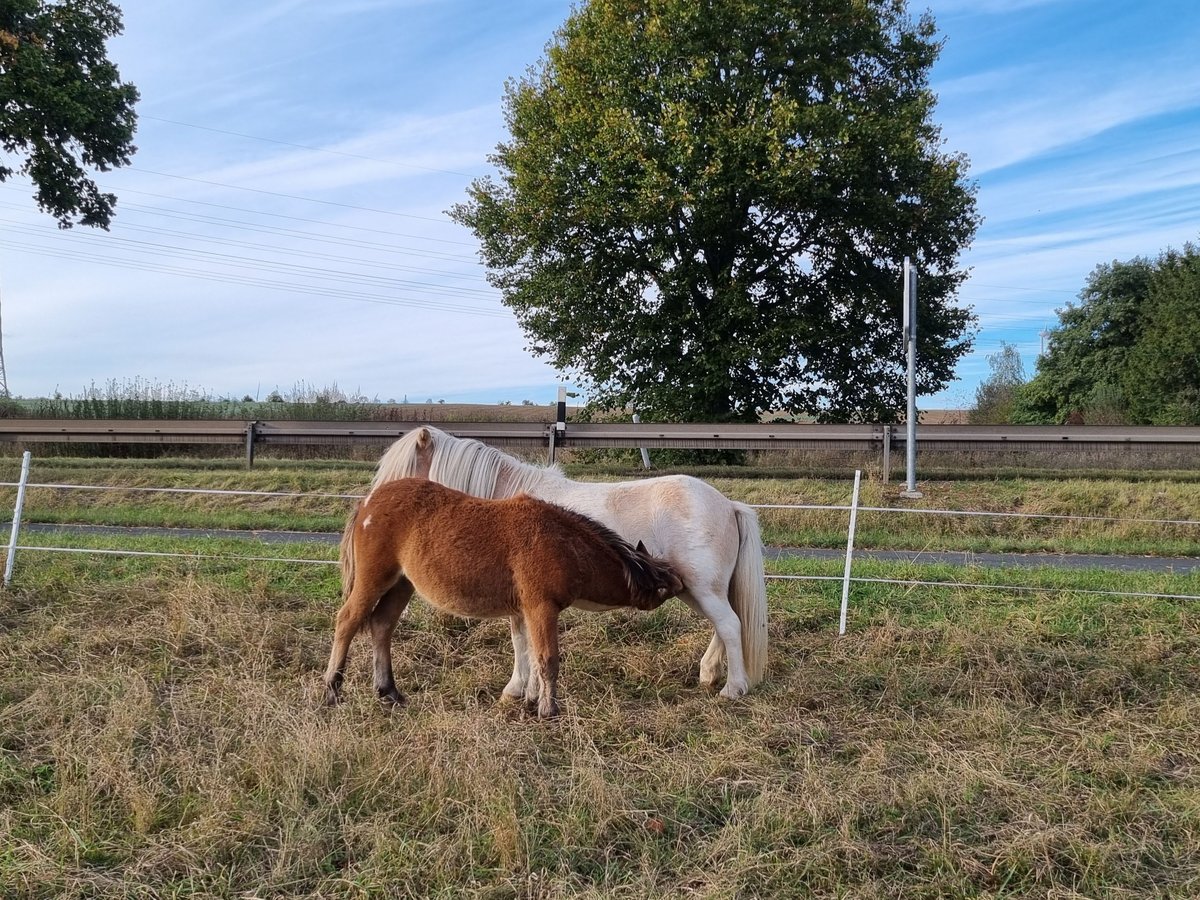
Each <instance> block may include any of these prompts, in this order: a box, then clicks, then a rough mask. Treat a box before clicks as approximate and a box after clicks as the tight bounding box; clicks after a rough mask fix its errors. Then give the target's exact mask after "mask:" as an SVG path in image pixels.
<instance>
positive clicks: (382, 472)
mask: <svg viewBox="0 0 1200 900" xmlns="http://www.w3.org/2000/svg"><path fill="white" fill-rule="evenodd" d="M422 431H424V432H425V433H427V434H428V436H429V441H430V445H431V446H430V449H429V450H428V451H425V452H428V453H429V455H430V466H429V480H430V481H436V482H437V483H438V484H443V485H445V486H446V487H451V488H454V489H455V490H459V491H463V492H464V493H467V494H471V495H472V496H474V497H484V498H489V497H494V496H495V495H496V481H497V479H498V478H499V476H500V467H501V465H507V466H508V471H509V479H508V486H507V496H512V495H514V494H519V493H521V492H523V491H529V490H531V489H532V487H533V486H534V485H537V484H539V483H540V482H542V481H544V480H546V479H547V478H554V479H561V478H563V477H564V476H563V474H562V470H561V469H559V467H558V466H557V465H554V466H535V465H530V464H529V463H524V462H521V461H520V460H519V459H516V458H515V457H512V456H509V455H508V454H507V453H502V452H501V451H499V450H497V449H496V448H495V447H489V446H488V445H487V444H483V443H480V442H479V441H476V440H474V439H472V438H460V437H455V436H454V435H452V434H447V433H446V432H444V431H439V430H438V429H437V428H434V427H433V426H431V425H423V426H421V427H419V428H414V429H413V430H412V431H410V432H408V434H406V435H404V437H402V438H400V439H399V440H398V441H396V442H395V443H394V444H392V446H391V447H389V448H388V449H387V452H385V453H384V454H383V456H382V457H381V458H380V460H379V467H378V468H377V469H376V471H375V479H374V480H373V481H372V482H371V489H372V490H374V489H375V488H377V487H378V486H379V485H381V484H383V483H384V482H386V481H393V480H395V479H397V478H409V477H412V476H413V475H416V474H417V463H418V458H419V456H420V454H421V453H422V452H423V451H422V450H421V449H420V448H419V447H418V446H417V445H418V442H419V439H420V437H421V432H422Z"/></svg>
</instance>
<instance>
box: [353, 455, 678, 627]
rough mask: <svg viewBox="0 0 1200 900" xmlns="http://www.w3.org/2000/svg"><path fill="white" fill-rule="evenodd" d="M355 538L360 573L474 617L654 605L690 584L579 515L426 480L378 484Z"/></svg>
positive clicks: (523, 498)
mask: <svg viewBox="0 0 1200 900" xmlns="http://www.w3.org/2000/svg"><path fill="white" fill-rule="evenodd" d="M356 522H357V524H356ZM347 540H348V541H349V543H350V545H351V546H350V547H349V548H346V547H345V546H343V551H344V552H345V551H346V550H347V549H349V551H350V552H351V553H352V554H353V560H354V570H355V576H354V577H355V578H364V577H367V578H370V580H371V581H373V582H374V583H375V584H376V585H377V586H378V587H379V588H382V589H384V590H386V589H387V587H390V586H391V585H392V584H394V583H395V582H396V581H398V580H399V579H400V578H405V579H407V580H408V581H410V582H412V584H413V586H414V587H415V588H416V590H417V592H418V593H420V594H421V595H422V596H423V597H425V599H427V600H428V601H430V602H431V603H433V604H434V605H436V606H439V607H441V608H442V609H445V610H447V611H448V612H453V613H456V614H458V615H463V616H470V617H480V618H493V617H498V616H511V615H517V614H520V613H521V611H522V608H523V606H524V605H526V604H529V603H543V602H550V603H553V604H554V605H556V606H557V607H558V608H559V609H563V608H565V607H567V606H570V605H571V604H572V603H575V602H584V603H589V604H595V605H600V606H611V607H618V606H634V607H637V608H639V609H653V608H655V607H657V606H659V605H661V604H662V603H663V602H664V601H665V600H667V599H668V598H669V597H672V596H674V595H675V594H677V593H679V591H680V590H682V587H683V586H682V583H681V582H680V581H679V578H678V576H676V575H675V573H674V570H672V569H671V568H670V567H669V566H668V565H666V564H665V563H661V562H659V561H657V560H654V559H652V558H651V557H650V556H649V555H648V554H646V553H645V551H644V550H639V549H638V548H634V547H632V546H631V545H630V544H629V543H628V542H626V541H624V540H623V539H622V538H620V537H619V536H618V535H617V534H616V533H615V532H613V531H611V530H610V529H608V528H606V527H604V526H603V525H600V524H599V523H597V522H595V521H593V520H591V519H589V518H587V517H585V516H582V515H580V514H578V513H575V512H572V511H570V510H566V509H563V508H561V507H557V506H554V505H553V504H550V503H547V502H545V501H542V500H537V499H535V498H533V497H528V496H518V497H511V498H507V499H504V500H483V499H480V498H477V497H472V496H469V495H467V494H464V493H462V492H460V491H456V490H453V489H451V488H447V487H445V486H443V485H440V484H437V483H436V482H432V481H425V480H423V479H415V478H414V479H410V478H405V479H400V480H398V481H391V482H387V483H386V484H383V485H380V486H379V487H377V488H376V489H375V490H374V491H372V492H371V494H370V495H369V496H368V497H367V498H366V499H365V500H364V501H363V503H362V504H361V506H360V508H359V510H358V511H357V514H356V515H355V517H354V518H353V519H352V521H351V523H350V525H349V526H348V527H347V538H344V544H345V543H346V541H347ZM348 590H349V589H348V586H347V595H348Z"/></svg>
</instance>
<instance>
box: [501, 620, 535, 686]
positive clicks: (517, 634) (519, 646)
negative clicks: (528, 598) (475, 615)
mask: <svg viewBox="0 0 1200 900" xmlns="http://www.w3.org/2000/svg"><path fill="white" fill-rule="evenodd" d="M508 628H509V631H510V632H511V633H512V646H513V673H512V678H510V679H509V680H508V684H506V685H505V686H504V692H503V695H502V696H505V697H508V698H509V699H510V700H521V699H523V698H525V697H526V696H529V693H528V690H527V688H528V687H529V686H530V666H529V636H528V635H527V634H526V632H525V620H524V619H523V618H521V617H520V616H509V617H508ZM533 696H534V697H536V696H537V695H536V694H534V695H533Z"/></svg>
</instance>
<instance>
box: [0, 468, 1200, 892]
mask: <svg viewBox="0 0 1200 900" xmlns="http://www.w3.org/2000/svg"><path fill="white" fill-rule="evenodd" d="M39 465H43V466H44V468H42V469H41V470H40V472H39V471H35V475H34V477H35V480H41V481H46V482H55V483H58V482H72V483H89V484H103V483H113V484H130V483H140V484H142V485H144V486H165V485H168V484H177V485H188V486H201V487H226V488H234V489H239V490H241V489H247V488H251V489H256V490H296V491H303V492H307V493H319V492H326V493H343V492H345V493H354V492H360V491H361V490H362V488H363V486H364V485H365V483H366V481H367V480H368V479H369V475H370V468H369V467H368V466H356V465H335V464H329V465H307V466H305V465H299V464H296V465H280V466H278V467H274V468H270V469H267V468H264V469H262V470H256V471H253V472H249V473H247V472H245V471H242V470H238V469H236V468H234V467H229V468H222V467H221V466H220V465H217V466H204V467H201V466H197V465H190V464H184V463H178V462H176V463H168V462H166V461H162V462H156V463H154V464H149V465H147V464H144V463H139V464H133V463H128V464H117V465H111V464H101V463H99V462H71V461H61V462H60V463H56V464H54V465H50V464H49V463H39ZM0 478H3V479H4V480H11V475H10V474H9V473H7V472H0ZM718 484H719V486H720V487H721V488H722V490H725V491H726V492H727V493H729V494H731V495H736V496H741V497H742V498H743V499H748V500H751V501H753V502H764V503H765V502H771V503H779V502H804V503H816V504H819V503H827V502H837V503H841V502H845V501H846V500H847V499H848V495H849V486H848V484H847V483H846V482H844V481H841V480H837V481H815V480H813V481H788V480H783V479H774V480H773V479H755V480H750V481H745V480H742V481H737V480H733V479H730V480H728V481H724V480H722V481H720V482H718ZM928 488H929V489H928V490H927V493H929V494H930V497H929V499H928V502H929V503H930V504H931V505H937V506H943V505H945V506H953V507H958V508H963V507H965V506H969V507H970V508H994V509H1004V510H1014V509H1024V510H1028V511H1043V512H1056V513H1057V512H1062V511H1064V510H1070V511H1072V512H1086V513H1088V514H1091V515H1110V514H1113V515H1116V514H1121V515H1125V516H1150V517H1154V518H1175V517H1180V518H1188V517H1194V511H1195V509H1197V508H1200V504H1198V503H1197V502H1196V501H1197V494H1196V490H1197V487H1196V486H1195V485H1194V484H1192V485H1189V484H1187V483H1182V484H1181V483H1174V482H1167V481H1147V482H1142V483H1136V484H1134V483H1128V484H1122V483H1118V482H1115V481H1106V482H1084V481H1068V482H1061V483H1059V482H1044V483H1043V482H1036V483H1035V482H1022V481H1020V480H1007V481H998V482H972V483H966V484H957V483H956V484H949V483H947V484H945V485H930V486H928ZM891 490H892V491H893V492H894V490H895V488H893V489H891ZM10 493H11V489H10ZM784 498H790V499H784ZM864 502H867V503H869V504H871V505H889V504H892V503H894V502H898V501H895V500H894V498H889V495H888V492H887V491H885V490H884V489H883V488H882V487H880V486H878V485H877V484H874V483H869V484H868V485H867V490H866V496H865V497H864ZM345 509H346V507H345V505H344V501H339V500H336V499H332V498H320V497H308V498H303V499H301V500H297V499H296V498H286V499H285V498H261V497H241V498H214V497H212V496H211V495H203V496H191V497H175V496H173V495H153V497H152V498H147V497H146V496H144V495H137V496H133V495H128V496H121V495H110V494H101V493H92V492H89V493H87V494H84V493H83V492H74V491H72V492H68V491H61V490H47V489H41V490H39V491H37V492H31V496H30V507H29V510H28V515H29V517H30V518H32V519H35V520H36V519H42V520H49V519H53V518H55V517H57V519H58V520H60V521H69V520H77V521H89V520H96V521H98V520H103V519H105V518H107V517H111V518H114V519H123V520H124V521H126V522H131V521H134V520H136V519H138V517H139V516H140V517H142V518H143V519H144V518H146V517H149V518H150V519H151V520H152V521H150V522H139V524H155V523H156V522H163V521H172V522H176V523H178V524H195V523H197V522H202V523H210V524H216V523H223V524H230V522H231V521H233V520H236V522H237V523H238V524H241V525H242V526H243V527H264V525H274V526H277V527H294V526H296V525H297V524H301V523H308V524H309V525H310V526H312V527H320V528H322V529H325V528H329V529H330V530H333V529H336V528H338V527H340V525H341V522H342V520H343V517H344V515H345ZM789 516H790V517H787V518H785V517H784V516H783V515H782V514H779V516H778V518H779V520H778V521H776V518H775V517H776V514H775V513H771V514H769V515H768V514H764V522H765V524H766V532H767V534H768V539H769V540H771V541H773V542H779V541H783V540H790V539H791V538H792V537H793V536H794V537H795V538H796V539H797V540H800V539H808V538H812V541H808V540H806V542H816V543H819V542H820V541H821V540H828V541H829V542H830V543H831V545H836V543H837V540H844V530H843V531H842V532H841V533H842V534H843V536H842V537H841V538H837V535H838V533H839V529H842V527H843V526H842V524H841V523H842V522H844V514H841V518H840V519H839V518H838V515H836V514H832V513H828V514H827V513H819V512H807V513H804V514H799V513H791V514H789ZM156 517H157V519H156ZM987 521H989V520H984V522H987ZM860 526H861V527H862V528H863V531H862V532H860V540H859V544H860V545H864V540H863V539H864V538H866V539H867V541H868V542H870V543H874V544H876V545H880V546H885V545H888V546H897V545H909V546H917V547H930V548H932V547H937V546H947V547H954V548H957V549H963V547H962V542H963V541H964V540H971V541H978V542H979V543H980V544H981V545H984V544H986V545H987V546H989V547H993V548H1003V547H1013V546H1028V545H1032V544H1035V543H1044V544H1045V545H1047V546H1052V547H1058V548H1060V549H1061V548H1062V547H1063V546H1071V547H1079V548H1084V547H1090V548H1093V549H1096V548H1102V547H1111V548H1113V549H1114V550H1118V551H1121V552H1147V551H1148V550H1153V549H1155V548H1157V547H1162V546H1168V547H1172V548H1175V549H1176V551H1178V552H1182V551H1189V552H1191V553H1193V554H1196V553H1197V544H1196V542H1197V535H1196V534H1195V533H1194V530H1193V532H1192V533H1189V532H1188V530H1187V527H1186V526H1175V527H1173V528H1166V527H1163V526H1157V527H1151V526H1138V527H1136V528H1135V527H1131V526H1129V525H1125V524H1120V523H1111V522H1100V521H1092V522H1084V523H1078V522H1064V521H1059V520H1047V521H1044V522H1043V521H1038V520H1033V521H1032V522H1026V520H1007V519H1005V520H994V522H992V524H982V523H979V524H977V523H969V524H963V523H961V522H960V523H958V524H948V523H947V522H946V521H945V520H943V519H941V518H934V517H929V518H926V517H924V516H920V517H919V516H900V515H892V516H889V517H884V516H882V515H880V516H878V517H877V520H873V519H870V518H867V517H864V519H863V520H862V521H861V522H860ZM972 529H975V530H976V531H977V533H975V532H973V531H972ZM1156 535H1157V537H1158V541H1157V542H1156ZM835 539H836V540H835ZM76 540H77V541H78V543H79V544H80V545H81V546H86V545H91V546H98V545H100V543H101V542H100V541H99V539H76ZM30 542H31V541H30ZM23 543H26V541H23ZM54 543H56V544H62V543H64V540H63V539H61V538H58V539H56V540H55V541H54ZM105 545H107V546H111V545H112V541H111V539H109V540H107V541H106V542H105ZM123 545H124V546H127V547H129V548H132V549H142V550H150V551H161V550H170V549H178V548H179V545H178V543H177V542H174V541H169V540H164V539H149V538H142V539H138V540H133V539H129V540H128V541H125V542H123ZM1138 548H1140V549H1138ZM185 549H187V550H188V551H190V552H193V553H203V554H211V555H216V556H228V555H234V554H239V555H243V556H275V555H278V553H279V552H280V550H279V548H277V547H267V546H263V545H257V544H253V543H249V542H242V541H237V542H230V541H225V542H218V541H198V542H189V543H188V544H187V545H186V548H185ZM288 553H289V554H293V555H296V556H303V557H308V558H313V559H324V560H329V559H331V558H332V551H331V548H329V547H327V546H321V545H300V546H297V547H289V548H288ZM776 571H781V572H790V573H793V574H838V573H840V565H831V564H826V563H816V562H791V563H788V564H787V567H786V568H783V569H776ZM856 572H857V573H858V574H860V575H864V576H874V577H897V576H899V577H906V578H926V579H929V580H956V581H972V582H979V583H981V584H984V585H996V584H1007V585H1013V584H1023V585H1025V586H1028V587H1041V588H1046V589H1047V590H1045V591H1041V592H1037V593H1029V594H1024V593H1013V592H1011V591H1008V590H1004V589H1001V588H999V587H994V586H982V587H969V588H962V587H944V588H928V587H923V588H918V587H902V586H894V585H859V586H857V587H856V588H855V590H854V594H853V606H852V613H851V627H850V633H849V634H847V635H846V636H844V637H840V638H839V637H837V636H836V634H835V630H836V621H837V603H838V597H839V590H840V586H838V585H834V584H823V583H813V582H784V581H772V582H770V606H771V615H770V637H771V662H770V667H769V673H768V680H767V682H766V683H765V684H764V685H763V686H762V688H761V689H760V690H759V691H758V692H756V693H755V694H753V695H752V696H750V697H749V698H746V699H744V700H741V701H737V702H734V703H729V702H725V701H720V700H718V699H717V698H715V697H712V696H709V695H708V694H707V693H705V692H704V691H702V690H701V689H700V688H699V687H698V686H697V683H696V677H697V668H698V661H699V657H700V655H701V653H702V652H703V649H704V647H705V645H706V644H707V641H708V638H709V636H710V631H709V629H708V627H707V624H706V623H704V622H702V621H701V620H698V619H697V618H696V617H695V616H693V615H692V614H691V613H690V612H688V611H687V609H686V608H684V607H683V606H682V605H680V604H677V603H672V604H668V605H667V606H665V607H663V608H662V609H661V610H658V611H656V612H654V613H651V614H618V615H590V614H573V613H572V614H569V615H568V616H567V617H566V620H565V627H564V636H563V644H564V649H565V659H564V673H563V680H562V686H561V690H562V694H563V706H564V715H563V716H562V717H561V718H560V719H558V720H556V721H553V722H539V721H537V720H535V719H531V718H529V717H528V716H527V715H526V714H525V713H524V712H523V711H522V710H520V709H518V708H516V707H513V706H509V705H506V704H504V703H502V702H500V700H499V692H500V689H501V688H502V687H503V685H504V683H505V682H506V681H507V678H508V674H509V670H510V666H511V657H510V655H509V653H510V650H509V647H508V635H507V627H506V626H504V625H503V624H501V623H494V622H493V623H476V624H469V623H465V622H460V621H457V620H449V619H445V618H443V617H440V616H438V615H435V614H433V613H432V612H430V611H429V610H428V608H426V607H423V606H420V605H418V606H416V607H415V608H414V610H413V613H412V614H411V615H410V616H409V618H408V619H407V620H406V622H405V624H404V625H402V627H401V629H400V632H399V633H398V635H397V653H396V658H397V679H398V681H399V683H400V685H401V689H402V690H404V691H405V692H406V693H407V694H408V696H409V703H408V705H407V706H406V707H404V708H402V709H399V710H397V711H395V712H393V713H391V714H388V713H385V712H384V711H383V710H381V709H380V708H379V707H378V706H377V704H376V701H375V700H374V698H373V691H372V689H371V687H370V677H369V673H368V666H367V660H366V659H365V657H364V653H363V652H362V649H363V648H362V647H360V646H358V645H357V644H356V646H355V651H357V652H355V654H354V656H353V657H352V664H351V668H350V670H349V672H348V679H347V685H346V696H347V702H346V703H345V704H344V705H343V706H341V707H339V708H337V709H333V710H329V709H326V708H324V707H323V706H322V705H321V704H320V702H319V700H320V687H321V686H320V680H319V678H320V672H321V670H322V669H323V667H324V663H325V660H326V658H327V654H328V648H329V639H330V621H331V616H332V614H333V612H334V610H335V609H336V607H337V604H338V597H337V594H338V583H337V576H336V569H335V567H333V566H331V565H320V564H309V565H306V564H300V563H266V562H247V561H241V562H231V561H212V560H204V559H200V558H192V559H186V560H181V559H163V558H157V557H109V556H92V555H83V554H79V555H75V554H54V555H51V554H40V553H37V552H36V551H27V552H23V553H22V554H20V555H19V556H18V566H17V579H16V582H15V583H14V586H13V587H12V588H11V589H10V590H8V591H6V592H4V593H2V594H0V896H3V897H37V898H42V897H44V898H59V897H66V898H76V897H78V898H85V897H87V898H91V897H106V898H107V897H111V898H117V897H121V898H125V897H142V898H160V897H228V898H247V897H264V898H265V897H330V898H333V897H337V898H342V897H346V898H350V897H375V896H389V897H390V896H395V897H546V898H549V897H563V896H578V897H630V898H633V897H638V898H640V897H679V896H696V897H735V896H736V897H744V896H760V897H805V896H812V897H887V898H908V897H1017V896H1041V897H1063V898H1066V897H1130V898H1133V897H1139V898H1140V897H1148V896H1155V897H1164V896H1176V897H1193V896H1197V895H1200V749H1198V748H1200V607H1197V605H1196V601H1187V600H1170V599H1161V598H1148V597H1142V598H1133V597H1125V598H1116V597H1102V596H1095V595H1091V594H1087V593H1085V591H1089V590H1098V589H1099V590H1103V589H1119V590H1129V591H1141V592H1145V593H1177V594H1200V576H1191V577H1182V576H1167V575H1118V574H1115V573H1111V572H1065V571H1054V570H1033V571H1028V572H1021V573H1016V572H1011V571H1005V572H996V571H993V570H986V569H968V570H951V569H947V568H946V567H935V566H884V565H872V564H868V563H862V564H859V565H858V566H857V567H856Z"/></svg>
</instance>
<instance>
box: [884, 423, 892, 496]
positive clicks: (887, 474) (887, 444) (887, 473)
mask: <svg viewBox="0 0 1200 900" xmlns="http://www.w3.org/2000/svg"><path fill="white" fill-rule="evenodd" d="M891 477H892V426H891V425H884V426H883V483H884V484H887V483H888V481H889V480H891Z"/></svg>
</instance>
